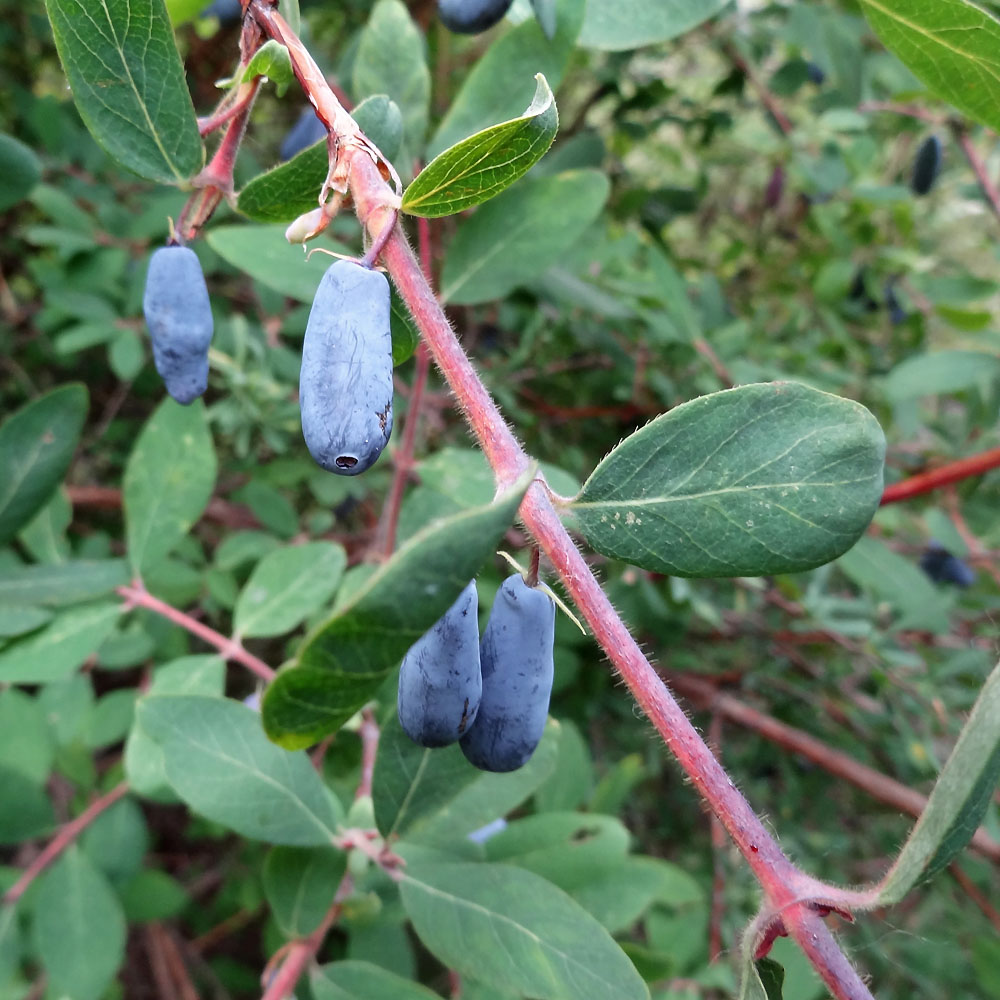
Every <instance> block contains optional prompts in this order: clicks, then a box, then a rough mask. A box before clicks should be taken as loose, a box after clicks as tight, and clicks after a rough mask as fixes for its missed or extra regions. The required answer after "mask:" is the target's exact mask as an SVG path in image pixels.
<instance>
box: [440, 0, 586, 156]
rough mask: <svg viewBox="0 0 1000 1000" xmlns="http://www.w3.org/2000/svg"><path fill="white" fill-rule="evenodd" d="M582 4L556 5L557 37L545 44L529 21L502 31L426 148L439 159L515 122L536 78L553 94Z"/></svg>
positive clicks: (563, 1) (570, 0)
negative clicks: (467, 140) (494, 128)
mask: <svg viewBox="0 0 1000 1000" xmlns="http://www.w3.org/2000/svg"><path fill="white" fill-rule="evenodd" d="M584 3H585V0H557V3H556V32H555V36H554V37H553V38H552V40H551V41H550V40H549V39H548V38H546V37H545V34H544V32H543V31H542V29H541V27H540V26H539V24H538V22H537V21H535V20H533V19H529V20H527V21H524V22H523V23H522V24H519V25H518V26H517V27H516V28H514V29H512V30H511V31H505V32H504V33H503V34H502V35H500V37H499V38H497V39H496V41H494V42H493V44H492V45H490V47H489V48H488V49H487V50H486V52H485V53H484V54H483V55H482V56H481V57H480V58H479V59H478V60H477V62H476V64H475V65H474V66H473V68H472V70H471V72H470V73H469V75H468V76H467V77H466V78H465V82H464V83H463V84H462V86H461V88H460V89H459V91H458V93H457V94H456V95H455V98H454V100H453V101H452V102H451V106H450V107H449V108H448V112H447V114H446V115H445V116H444V119H443V120H442V122H441V124H440V125H439V126H438V130H437V132H436V133H435V134H434V138H433V139H431V141H430V143H429V144H428V150H427V155H428V156H429V157H434V156H437V155H438V153H440V152H442V151H443V150H445V149H447V148H448V147H449V146H454V145H455V144H456V143H458V142H461V141H462V140H463V139H464V138H465V137H466V136H471V135H472V134H473V133H475V132H481V131H482V130H483V129H487V128H489V127H490V126H491V125H493V124H494V123H495V122H503V121H507V120H509V119H512V118H516V117H517V116H518V115H519V114H520V113H521V109H522V108H525V107H527V106H528V104H529V102H530V101H531V95H532V91H533V90H534V89H535V88H534V87H532V84H531V81H532V80H533V79H534V78H535V74H536V73H541V74H542V76H544V77H545V79H546V80H547V81H548V84H549V86H550V87H551V88H552V89H553V90H555V89H557V88H558V86H559V84H560V83H561V82H562V78H563V76H564V75H565V73H566V70H567V69H568V67H569V62H570V59H571V58H572V55H573V49H574V46H575V45H576V39H577V36H578V35H579V33H580V25H581V24H582V23H583V8H584Z"/></svg>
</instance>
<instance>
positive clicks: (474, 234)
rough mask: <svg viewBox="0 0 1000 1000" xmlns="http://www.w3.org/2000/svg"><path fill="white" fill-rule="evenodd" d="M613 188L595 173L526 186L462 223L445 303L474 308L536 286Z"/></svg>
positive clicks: (445, 273)
mask: <svg viewBox="0 0 1000 1000" xmlns="http://www.w3.org/2000/svg"><path fill="white" fill-rule="evenodd" d="M609 192H610V185H609V183H608V179H607V177H605V176H604V175H603V174H602V173H600V172H598V171H596V170H569V171H566V172H565V173H562V174H558V175H556V176H555V177H540V178H537V179H530V180H526V181H525V182H524V183H522V184H519V185H518V186H517V187H515V188H513V189H511V190H510V191H507V192H505V193H504V194H502V195H501V196H500V197H498V198H494V199H493V200H492V201H490V202H488V203H487V204H486V205H482V206H481V207H480V208H478V209H477V210H476V212H475V213H474V214H473V215H472V216H471V217H470V218H468V219H465V220H463V222H462V224H461V226H460V227H459V230H458V232H457V233H456V235H455V238H454V239H453V240H452V241H451V243H450V244H449V246H448V253H447V256H446V257H445V262H444V268H443V269H442V273H441V298H442V300H443V301H446V302H451V303H453V304H455V305H475V304H476V303H479V302H489V301H492V300H493V299H499V298H502V297H503V296H505V295H507V293H508V292H510V291H512V290H513V289H514V288H516V287H517V286H518V285H523V284H525V283H526V282H531V281H535V280H537V279H538V278H539V277H540V276H541V274H542V272H543V271H544V270H545V269H546V268H547V267H550V266H551V265H552V264H555V263H556V262H557V261H558V260H559V257H560V255H561V254H563V253H564V252H565V251H566V250H568V249H569V248H570V247H571V246H572V245H573V244H574V243H575V242H576V240H577V239H579V237H580V236H581V235H582V234H583V232H584V230H586V228H587V227H588V226H589V225H590V224H591V223H592V222H593V221H594V220H595V219H596V218H597V216H598V215H599V214H600V211H601V209H602V208H603V207H604V203H605V201H607V198H608V194H609Z"/></svg>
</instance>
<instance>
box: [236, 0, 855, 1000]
mask: <svg viewBox="0 0 1000 1000" xmlns="http://www.w3.org/2000/svg"><path fill="white" fill-rule="evenodd" d="M248 9H249V10H250V11H251V12H252V14H253V16H254V17H255V18H257V20H258V22H259V23H260V25H261V26H262V27H263V29H264V30H265V31H266V32H267V33H269V34H271V35H272V36H273V37H277V38H278V39H279V40H280V41H281V42H283V43H284V44H285V45H286V46H287V47H288V49H289V54H290V56H291V59H292V64H293V67H294V68H295V73H296V76H297V77H298V79H299V80H300V81H301V82H302V84H303V86H304V88H305V89H306V92H307V93H308V95H309V97H310V100H311V101H312V102H313V105H314V106H315V107H316V108H317V110H318V112H319V114H320V117H321V118H323V119H324V121H327V122H328V123H331V124H333V123H334V121H335V120H337V121H340V120H342V119H341V116H346V112H344V111H343V109H342V108H341V107H340V105H339V104H338V103H337V101H336V98H335V96H334V95H333V93H332V92H331V91H330V89H329V87H328V86H327V85H326V81H325V80H324V79H323V77H322V74H321V73H319V70H318V67H317V66H316V64H315V62H314V61H313V60H312V57H311V56H309V54H308V52H307V51H306V50H305V48H304V47H303V46H302V45H301V43H300V42H299V41H298V39H296V38H295V36H294V34H292V33H291V32H290V31H289V29H288V26H287V25H286V24H284V22H283V21H281V19H280V17H279V16H278V15H276V14H274V13H273V12H272V11H271V9H270V8H268V7H265V6H264V4H263V3H262V0H251V3H250V5H249V8H248ZM346 117H347V119H348V121H347V123H345V124H344V128H343V140H344V142H343V144H342V145H341V147H340V151H341V158H342V160H343V161H344V162H343V163H341V164H338V166H343V167H346V168H347V170H346V173H347V174H348V176H349V178H350V189H351V194H352V195H353V197H354V204H355V210H356V212H357V215H358V218H359V219H360V220H361V222H362V224H363V225H364V226H365V227H366V229H367V230H368V232H369V234H371V235H372V236H376V235H378V234H381V233H382V232H383V229H384V226H385V224H386V222H387V220H388V218H389V216H390V214H391V213H393V212H395V211H396V209H397V207H398V202H397V199H396V196H395V194H394V193H393V192H392V191H391V190H390V189H389V188H388V186H387V185H386V183H385V181H384V178H383V170H382V169H380V164H379V163H378V162H377V161H376V159H375V158H373V157H372V155H371V153H370V150H369V149H366V148H364V146H363V145H362V144H361V143H359V142H358V141H357V125H356V124H355V123H354V122H353V120H352V119H350V117H349V116H346ZM334 132H335V134H337V135H338V137H339V136H340V129H338V128H336V126H334ZM382 260H383V263H384V264H385V265H386V267H387V269H388V271H389V273H390V275H391V276H392V278H393V281H394V282H395V283H396V287H397V288H398V289H399V292H400V294H401V295H402V297H403V299H404V300H405V302H406V304H407V306H408V308H409V310H410V312H411V314H412V315H413V317H414V319H415V320H416V322H417V326H418V327H419V329H420V331H421V334H422V336H423V337H424V340H425V342H426V343H427V345H428V347H429V348H430V351H431V353H432V354H433V356H434V360H435V362H436V363H437V365H438V367H439V368H440V369H441V371H442V373H443V374H444V376H445V378H446V379H447V381H448V384H449V385H450V387H451V389H452V391H453V392H454V394H455V396H456V398H457V400H458V402H459V404H460V405H461V407H462V410H463V412H464V414H465V416H466V419H467V421H468V423H469V426H470V427H471V429H472V431H473V433H474V434H475V436H476V438H477V440H478V442H479V445H480V447H481V448H482V450H483V452H484V454H485V455H486V458H487V460H488V461H489V463H490V465H491V466H492V468H493V471H494V475H495V478H496V482H497V488H498V490H501V491H502V490H504V489H505V488H507V487H508V486H509V485H510V484H512V483H513V482H515V481H516V480H517V479H518V478H519V477H520V476H521V474H522V473H523V472H524V471H526V470H527V469H528V468H530V466H531V460H530V459H529V457H528V455H527V454H526V453H525V452H524V450H523V449H522V448H521V446H520V444H519V443H518V441H517V439H516V438H515V437H514V435H513V433H512V432H511V430H510V428H509V427H508V426H507V425H506V423H505V422H504V419H503V417H502V415H501V414H500V411H499V409H498V408H497V406H496V404H495V403H494V401H493V399H492V398H491V396H490V394H489V392H488V391H487V390H486V387H485V386H484V385H483V383H482V381H481V380H480V378H479V376H478V374H477V373H476V371H475V369H474V367H473V366H472V363H471V362H470V361H469V359H468V357H467V356H466V355H465V352H464V351H463V350H462V347H461V345H460V344H459V342H458V340H457V338H456V337H455V335H454V333H453V331H452V329H451V326H450V324H449V323H448V320H447V318H446V317H445V314H444V311H443V310H442V308H441V306H440V304H439V302H438V300H437V297H436V296H435V294H434V292H433V290H432V289H431V287H430V284H429V283H428V281H427V279H426V278H425V276H424V274H423V272H422V271H421V268H420V266H419V265H418V263H417V261H416V259H415V257H414V256H413V252H412V250H411V249H410V246H409V244H408V243H407V242H406V238H405V236H404V234H403V233H402V231H401V229H400V227H399V226H395V227H394V228H393V229H392V233H391V235H390V237H389V239H388V240H387V241H386V244H385V246H384V248H383V251H382ZM520 515H521V519H522V520H523V522H524V524H525V526H526V527H527V528H528V530H529V531H530V532H531V533H532V535H533V536H534V538H535V539H536V541H537V542H538V544H539V546H540V547H541V549H542V550H543V551H544V552H545V554H546V556H547V557H548V558H549V560H550V561H551V562H552V564H553V566H554V567H555V569H556V571H557V573H558V574H559V577H560V578H561V580H562V582H563V585H564V586H565V588H566V590H567V591H568V593H569V595H570V597H571V598H572V599H573V601H574V603H575V604H576V605H577V607H578V608H579V610H580V612H581V613H582V615H583V617H584V618H585V619H586V620H587V622H588V624H589V625H590V627H591V629H592V630H593V632H594V635H595V638H596V639H597V641H598V643H599V644H600V646H601V648H602V649H603V650H604V651H605V653H606V654H607V655H608V657H609V658H610V659H611V661H612V663H613V664H614V666H615V668H616V669H617V671H618V673H619V674H620V675H621V677H622V678H623V679H624V681H625V683H626V684H627V685H628V688H629V690H630V691H631V692H632V695H633V696H634V697H635V699H636V701H637V702H638V703H639V706H640V707H641V708H642V710H643V712H645V714H646V716H647V718H649V719H650V721H651V722H652V723H653V725H654V726H655V727H656V730H657V731H658V732H659V733H660V735H661V737H662V738H663V740H664V742H665V743H666V744H667V746H668V747H669V749H670V750H671V751H672V753H673V754H674V756H675V757H676V758H677V759H678V761H679V762H680V764H681V766H682V768H683V769H684V771H685V773H686V774H687V775H688V777H689V778H690V780H691V782H692V783H693V784H694V785H695V787H696V789H697V790H698V792H699V793H700V794H701V796H702V797H703V798H704V799H705V801H706V802H707V803H708V804H709V806H710V807H711V809H712V811H713V812H714V813H715V814H716V815H717V816H718V817H719V819H720V820H721V822H722V823H723V825H724V826H725V827H726V830H727V831H728V832H729V835H730V836H731V837H732V838H733V840H734V842H735V843H736V845H737V847H738V848H739V850H740V852H741V853H742V855H743V856H744V858H745V859H746V861H747V863H748V864H749V865H750V867H751V869H752V870H753V872H754V874H755V875H756V877H757V879H758V881H759V882H760V883H761V886H762V887H763V890H764V893H765V897H766V901H767V905H768V906H770V907H773V908H775V909H778V910H781V911H783V912H787V913H789V914H795V915H796V919H795V920H794V921H793V922H791V924H790V927H791V930H792V933H793V936H794V937H795V939H796V940H797V941H798V943H799V945H800V946H801V947H802V948H803V950H805V951H806V952H807V954H809V955H810V957H811V958H813V960H814V961H815V962H817V963H821V964H823V968H821V969H819V971H820V974H821V975H822V976H823V979H824V981H826V982H828V983H829V984H830V985H831V988H832V990H833V993H834V996H835V997H836V998H837V1000H869V998H870V997H871V994H870V993H869V992H868V990H867V988H866V987H865V985H864V984H863V983H862V981H861V979H860V977H859V976H858V974H857V972H856V971H855V970H854V969H853V967H852V966H851V964H850V962H848V961H847V959H846V957H845V956H844V955H843V954H842V953H840V952H839V951H838V949H837V947H836V944H835V943H834V942H833V939H832V937H831V936H830V935H829V932H827V931H826V928H825V927H824V926H823V925H822V922H821V921H820V927H821V928H822V930H823V931H824V932H825V934H826V937H825V939H824V940H823V942H822V943H821V944H822V946H817V945H816V941H817V940H818V937H819V935H818V932H817V931H815V929H814V928H813V926H812V923H811V922H810V921H809V920H808V919H807V918H808V914H806V915H804V916H803V915H802V913H801V912H800V911H803V910H804V908H806V907H807V906H808V900H809V899H810V898H813V897H812V896H811V894H814V893H816V892H817V891H820V894H822V889H823V886H822V884H821V883H818V882H816V881H815V880H813V879H811V878H809V877H808V876H806V875H805V874H804V873H802V872H800V871H799V870H798V869H797V868H796V867H795V866H794V865H793V864H792V863H791V862H790V861H789V860H788V859H787V858H786V857H785V856H784V854H783V853H782V851H781V849H780V848H779V847H778V845H777V843H776V841H775V840H774V838H773V837H772V836H771V835H770V833H769V832H768V830H767V829H766V827H765V826H764V825H763V823H761V821H760V820H759V819H758V818H757V816H756V815H755V814H754V812H753V810H752V809H751V808H750V806H749V804H748V803H747V801H746V799H744V798H743V796H742V795H741V794H740V792H739V790H738V789H737V788H736V786H735V784H734V783H733V782H732V781H731V780H730V779H729V777H728V775H727V774H726V772H725V771H724V770H723V768H722V767H721V765H720V764H719V763H718V761H716V759H715V757H714V756H713V755H712V752H711V751H710V750H709V748H708V747H707V746H706V745H705V743H704V741H703V740H702V739H701V737H700V736H699V735H698V732H697V731H696V730H695V728H694V726H692V724H691V723H690V721H689V720H688V718H687V716H686V715H685V714H684V712H683V711H682V710H681V708H680V707H679V706H678V704H677V702H676V701H675V700H674V699H673V697H672V696H671V694H670V692H669V691H668V690H667V688H666V686H665V685H664V683H663V681H662V679H661V678H660V676H659V675H658V674H657V672H656V670H655V669H654V668H653V666H652V665H651V664H650V663H649V662H648V661H647V660H646V657H645V656H644V654H643V653H642V650H641V649H640V648H639V646H638V644H637V643H636V641H635V640H634V639H633V638H632V636H631V634H630V633H629V631H628V629H627V628H626V626H625V624H624V623H623V622H622V620H621V619H620V618H619V617H618V614H617V612H616V611H615V609H614V607H613V606H612V605H611V602H610V601H609V599H608V597H607V595H606V594H605V593H604V591H603V590H602V589H601V586H600V584H599V583H598V582H597V579H596V578H595V577H594V575H593V573H592V572H591V570H590V567H589V566H588V565H587V563H586V561H585V560H584V558H583V556H582V555H581V554H580V552H579V551H578V550H577V549H576V546H575V545H574V544H573V541H572V539H571V538H570V537H569V534H568V533H567V531H566V529H565V528H564V527H563V525H562V522H561V521H560V520H559V516H558V514H557V513H556V511H555V508H554V507H553V505H552V501H551V499H550V495H549V492H548V489H547V487H546V485H545V483H544V481H543V480H541V479H536V481H535V482H534V483H532V485H531V486H530V487H529V488H528V491H527V493H526V495H525V497H524V500H523V502H522V504H521V508H520ZM817 920H818V918H817ZM278 995H280V994H277V993H275V994H273V995H272V993H271V991H270V989H269V991H268V994H267V996H266V998H265V1000H276V997H277V996H278Z"/></svg>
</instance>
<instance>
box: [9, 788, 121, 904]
mask: <svg viewBox="0 0 1000 1000" xmlns="http://www.w3.org/2000/svg"><path fill="white" fill-rule="evenodd" d="M127 792H128V782H125V781H123V782H122V783H121V784H120V785H115V787H114V788H112V789H111V791H110V792H105V793H104V794H103V795H102V796H101V797H100V798H99V799H94V801H93V802H91V803H90V805H89V806H87V808H86V809H84V810H83V812H82V813H80V815H79V816H77V817H76V818H75V819H71V820H70V821H69V822H68V823H66V824H64V825H63V826H62V827H61V828H60V830H59V832H58V833H57V834H56V835H55V836H54V837H53V838H52V839H51V840H50V841H49V842H48V844H46V846H45V847H44V848H43V849H42V851H41V852H40V853H39V854H38V857H36V858H35V860H34V861H32V862H31V864H30V865H28V867H27V868H25V870H24V872H23V873H22V874H21V877H20V878H19V879H18V880H17V881H16V882H15V883H14V884H13V885H12V886H11V887H10V888H9V889H8V890H7V891H6V892H5V893H4V896H3V901H4V903H5V904H12V903H16V902H17V901H18V900H19V899H20V898H21V897H22V896H23V895H24V893H25V892H26V891H27V889H28V886H30V885H31V883H32V882H34V881H35V879H36V878H38V876H39V875H41V874H42V872H43V871H45V869H46V868H48V866H49V865H50V864H52V862H53V861H55V860H56V858H58V857H59V855H60V854H62V852H63V851H65V850H66V848H67V847H69V845H70V844H72V843H73V841H74V840H76V838H77V837H79V836H80V834H81V833H83V831H84V830H86V829H87V827H88V826H90V824H91V823H93V822H94V820H95V819H97V817H98V816H100V815H101V813H102V812H104V811H105V810H106V809H109V808H110V807H111V806H113V805H114V804H115V803H116V802H117V801H118V800H119V799H120V798H122V797H123V796H124V795H125V794H126V793H127Z"/></svg>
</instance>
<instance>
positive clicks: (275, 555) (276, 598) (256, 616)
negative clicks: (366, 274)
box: [233, 542, 347, 636]
mask: <svg viewBox="0 0 1000 1000" xmlns="http://www.w3.org/2000/svg"><path fill="white" fill-rule="evenodd" d="M346 566H347V553H346V552H344V549H343V546H341V545H337V544H336V543H334V542H306V543H305V544H304V545H294V546H286V547H285V548H281V549H277V550H276V551H274V552H271V553H269V554H268V555H266V556H264V558H263V559H261V561H260V562H259V563H257V565H256V566H255V567H254V571H253V573H251V574H250V579H249V580H247V582H246V585H245V586H244V587H243V590H242V591H241V592H240V596H239V599H238V600H237V602H236V609H235V611H234V612H233V625H234V628H235V631H236V633H237V635H240V636H269V635H282V634H283V633H285V632H290V631H291V630H292V629H293V628H295V626H296V625H298V624H300V623H301V622H303V621H305V619H306V618H308V617H309V616H310V615H311V614H312V613H313V612H314V611H318V610H319V609H320V608H321V607H322V606H323V605H324V604H325V603H326V602H327V601H328V600H329V599H330V598H331V597H332V596H333V594H334V592H335V591H336V589H337V587H338V585H339V584H340V579H341V577H342V576H343V575H344V569H345V568H346Z"/></svg>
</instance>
